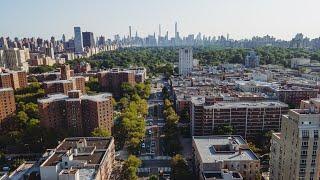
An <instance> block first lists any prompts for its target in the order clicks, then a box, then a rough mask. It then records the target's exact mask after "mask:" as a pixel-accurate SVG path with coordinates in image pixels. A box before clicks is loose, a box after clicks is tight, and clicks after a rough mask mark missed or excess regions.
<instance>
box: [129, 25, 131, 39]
mask: <svg viewBox="0 0 320 180" xmlns="http://www.w3.org/2000/svg"><path fill="white" fill-rule="evenodd" d="M129 38H130V39H131V26H129Z"/></svg>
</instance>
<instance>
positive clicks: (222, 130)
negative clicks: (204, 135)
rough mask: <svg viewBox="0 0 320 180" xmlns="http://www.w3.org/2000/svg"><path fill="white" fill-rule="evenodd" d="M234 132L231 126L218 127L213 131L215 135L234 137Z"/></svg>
mask: <svg viewBox="0 0 320 180" xmlns="http://www.w3.org/2000/svg"><path fill="white" fill-rule="evenodd" d="M234 132H235V131H234V129H233V127H232V126H231V125H218V126H216V127H215V128H214V130H213V134H214V135H232V134H234Z"/></svg>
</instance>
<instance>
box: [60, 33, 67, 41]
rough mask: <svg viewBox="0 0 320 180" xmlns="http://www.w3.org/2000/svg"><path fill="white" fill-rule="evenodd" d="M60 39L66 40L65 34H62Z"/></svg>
mask: <svg viewBox="0 0 320 180" xmlns="http://www.w3.org/2000/svg"><path fill="white" fill-rule="evenodd" d="M61 41H62V42H66V35H64V34H62V38H61Z"/></svg>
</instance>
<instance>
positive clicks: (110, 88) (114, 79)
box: [97, 69, 135, 96]
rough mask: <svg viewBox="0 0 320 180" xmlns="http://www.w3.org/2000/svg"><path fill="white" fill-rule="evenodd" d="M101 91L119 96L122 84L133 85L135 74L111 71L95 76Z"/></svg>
mask: <svg viewBox="0 0 320 180" xmlns="http://www.w3.org/2000/svg"><path fill="white" fill-rule="evenodd" d="M97 76H98V81H99V84H100V87H101V88H102V90H104V91H107V92H111V93H112V94H113V95H114V96H119V95H120V92H121V85H122V84H123V83H129V84H131V85H134V84H135V73H134V72H133V71H130V70H120V69H111V70H109V71H102V72H99V73H98V74H97Z"/></svg>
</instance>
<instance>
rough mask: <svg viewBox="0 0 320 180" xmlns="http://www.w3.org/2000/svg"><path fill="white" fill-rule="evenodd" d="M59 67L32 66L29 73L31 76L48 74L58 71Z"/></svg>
mask: <svg viewBox="0 0 320 180" xmlns="http://www.w3.org/2000/svg"><path fill="white" fill-rule="evenodd" d="M56 68H57V65H54V66H45V65H42V66H31V67H30V68H29V73H30V74H42V73H46V72H52V71H54V70H56Z"/></svg>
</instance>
